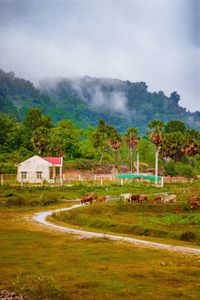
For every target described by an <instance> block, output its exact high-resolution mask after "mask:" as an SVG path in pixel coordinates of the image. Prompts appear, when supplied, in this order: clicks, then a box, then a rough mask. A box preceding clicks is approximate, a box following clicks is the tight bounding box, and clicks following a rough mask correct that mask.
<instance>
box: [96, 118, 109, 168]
mask: <svg viewBox="0 0 200 300" xmlns="http://www.w3.org/2000/svg"><path fill="white" fill-rule="evenodd" d="M108 137H109V130H108V125H107V124H106V123H105V121H104V120H99V124H98V126H97V128H96V130H95V131H94V133H93V134H92V138H93V146H94V148H97V149H98V150H99V151H100V155H101V156H100V160H99V163H102V160H103V156H104V154H105V153H107V152H108V150H109V141H108Z"/></svg>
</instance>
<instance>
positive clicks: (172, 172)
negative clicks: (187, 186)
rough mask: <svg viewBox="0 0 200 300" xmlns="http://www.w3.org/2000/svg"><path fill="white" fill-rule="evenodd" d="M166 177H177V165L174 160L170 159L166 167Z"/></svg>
mask: <svg viewBox="0 0 200 300" xmlns="http://www.w3.org/2000/svg"><path fill="white" fill-rule="evenodd" d="M165 175H169V176H176V175H177V171H176V164H175V162H174V161H173V160H172V159H170V161H168V163H166V165H165Z"/></svg>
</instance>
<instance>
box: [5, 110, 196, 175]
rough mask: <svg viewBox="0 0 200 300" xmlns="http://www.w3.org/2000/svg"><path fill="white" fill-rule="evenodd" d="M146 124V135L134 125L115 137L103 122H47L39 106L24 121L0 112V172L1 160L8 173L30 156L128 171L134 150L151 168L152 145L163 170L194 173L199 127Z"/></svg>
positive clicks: (172, 123) (114, 128)
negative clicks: (93, 124)
mask: <svg viewBox="0 0 200 300" xmlns="http://www.w3.org/2000/svg"><path fill="white" fill-rule="evenodd" d="M149 128H150V132H148V133H147V136H146V137H142V136H139V131H138V129H137V128H134V127H130V128H128V129H127V132H126V134H124V135H121V134H120V133H119V131H118V130H117V129H116V127H114V126H113V125H110V124H107V122H105V121H104V120H100V121H99V124H98V126H97V127H90V128H88V129H87V130H84V129H78V128H77V127H76V125H75V124H74V123H73V122H72V121H71V120H69V119H64V120H61V121H59V122H58V123H57V125H53V123H52V122H51V118H50V117H49V116H48V115H44V114H43V113H42V111H41V110H40V109H35V108H34V109H31V110H29V111H28V112H27V115H26V117H25V120H24V122H19V121H18V120H17V119H15V118H13V117H12V116H10V115H8V114H3V113H1V114H0V145H1V146H0V172H3V171H2V170H6V169H5V168H3V166H5V163H8V162H9V164H10V165H9V166H11V168H10V167H9V168H7V170H11V171H12V170H13V167H14V165H15V164H16V163H19V162H20V161H22V160H24V159H26V158H28V157H30V156H32V155H34V154H39V155H42V156H47V155H48V156H63V157H64V161H65V162H67V161H69V160H83V159H85V160H88V159H89V160H91V161H93V162H96V163H100V164H113V166H115V167H116V168H118V167H119V166H120V165H121V164H123V165H124V164H126V165H127V168H128V169H129V170H132V168H133V164H132V165H130V158H131V162H133V161H135V160H136V152H139V153H140V159H141V161H142V162H144V163H146V164H147V165H149V167H150V168H152V169H153V168H154V163H155V150H156V148H158V147H159V148H160V152H159V153H160V157H159V158H160V163H159V165H160V170H161V172H163V174H164V173H165V174H174V175H175V174H184V172H185V173H186V174H196V173H197V172H200V132H199V131H197V130H194V129H188V128H187V127H186V126H185V124H184V123H183V122H180V121H177V120H172V121H170V122H168V123H167V124H164V123H163V122H161V121H160V120H154V121H152V122H151V123H150V124H149ZM130 150H131V151H132V152H131V157H130V154H129V153H130ZM9 157H10V158H9ZM8 158H9V159H8ZM82 166H83V164H82ZM134 171H135V169H134V168H133V172H134ZM4 172H5V171H4ZM9 172H10V171H9ZM188 176H189V175H188Z"/></svg>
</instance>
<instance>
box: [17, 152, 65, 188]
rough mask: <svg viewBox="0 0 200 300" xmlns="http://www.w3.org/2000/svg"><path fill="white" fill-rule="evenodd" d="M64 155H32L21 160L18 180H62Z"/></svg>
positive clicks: (35, 181) (31, 181)
mask: <svg viewBox="0 0 200 300" xmlns="http://www.w3.org/2000/svg"><path fill="white" fill-rule="evenodd" d="M62 168H63V158H62V157H40V156H38V155H35V156H32V157H30V158H29V159H27V160H25V161H23V162H21V163H20V164H19V165H18V168H17V180H18V181H20V182H30V183H37V182H41V181H43V180H46V181H48V182H61V181H62Z"/></svg>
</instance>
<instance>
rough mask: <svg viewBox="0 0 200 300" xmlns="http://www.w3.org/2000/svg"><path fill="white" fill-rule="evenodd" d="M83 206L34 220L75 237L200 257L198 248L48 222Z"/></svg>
mask: <svg viewBox="0 0 200 300" xmlns="http://www.w3.org/2000/svg"><path fill="white" fill-rule="evenodd" d="M81 206H82V205H81V204H75V205H72V206H70V207H67V208H59V209H54V210H48V211H45V212H39V213H37V214H35V215H34V216H33V218H32V219H33V220H34V221H36V222H38V223H40V224H43V225H45V226H48V227H50V228H54V229H56V230H59V231H63V232H67V233H72V234H75V235H80V236H83V237H85V238H93V237H94V238H106V239H109V240H114V241H124V242H128V243H132V244H136V245H143V246H147V247H152V248H157V249H163V250H168V251H177V252H182V253H188V254H199V255H200V249H197V248H191V247H183V246H175V245H168V244H161V243H156V242H150V241H145V240H139V239H135V238H129V237H124V236H120V235H112V234H105V233H97V232H91V231H85V230H78V229H72V228H68V227H63V226H59V225H56V224H53V223H51V222H49V221H47V220H46V219H47V217H49V216H51V215H52V214H53V213H55V212H60V211H68V210H72V209H76V208H78V207H81Z"/></svg>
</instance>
